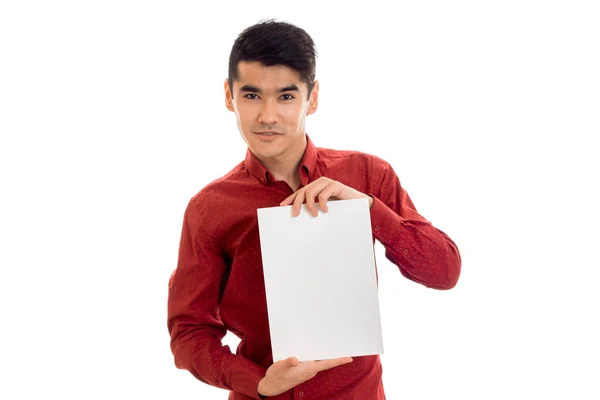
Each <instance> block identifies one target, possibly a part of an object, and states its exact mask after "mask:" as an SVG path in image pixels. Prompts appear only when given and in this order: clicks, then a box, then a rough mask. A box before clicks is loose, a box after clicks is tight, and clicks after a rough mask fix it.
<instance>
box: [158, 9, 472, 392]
mask: <svg viewBox="0 0 600 400" xmlns="http://www.w3.org/2000/svg"><path fill="white" fill-rule="evenodd" d="M314 78H315V49H314V43H313V41H312V39H311V38H310V36H309V35H308V34H307V33H306V32H305V31H304V30H302V29H300V28H298V27H295V26H293V25H290V24H287V23H283V22H275V21H272V20H269V21H263V22H261V23H259V24H257V25H254V26H252V27H249V28H248V29H246V30H245V31H244V32H242V33H241V34H240V36H239V37H238V38H237V40H236V42H235V43H234V45H233V48H232V50H231V55H230V58H229V78H228V79H227V80H226V81H225V83H224V86H225V106H226V107H227V109H229V110H230V111H232V112H234V113H235V116H236V118H237V124H238V128H239V131H240V133H241V135H242V137H243V139H244V140H245V142H246V143H247V145H248V150H247V154H246V158H245V160H244V161H243V162H241V163H240V164H238V165H237V166H236V167H235V168H234V169H233V170H231V171H230V172H229V173H228V174H226V175H225V176H223V177H222V178H220V179H217V180H216V181H214V182H212V183H210V184H209V185H207V186H206V187H204V188H203V189H202V190H201V191H200V192H199V193H198V194H196V195H195V196H194V197H192V198H191V200H190V202H189V204H188V206H187V208H186V211H185V215H184V221H183V229H182V235H181V242H180V249H179V258H178V264H177V268H176V269H175V271H174V272H173V274H172V276H171V279H170V281H169V300H168V329H169V333H170V335H171V349H172V351H173V354H174V357H175V364H176V366H177V367H178V368H182V369H187V370H189V371H190V372H191V373H192V374H193V375H194V376H195V377H196V378H198V379H199V380H201V381H202V382H205V383H208V384H210V385H214V386H217V387H220V388H224V389H228V390H230V391H231V392H230V396H229V399H230V400H242V399H244V400H246V399H261V398H262V399H264V398H269V399H277V400H284V399H285V400H288V399H289V400H291V399H322V400H333V399H360V400H380V399H381V400H383V399H384V398H385V395H384V391H383V385H382V380H381V377H382V368H381V363H380V359H379V356H364V357H355V358H354V359H351V358H340V359H334V360H323V361H309V362H302V363H299V362H298V360H297V359H295V358H289V359H286V360H282V361H278V362H276V363H273V360H272V354H271V344H270V337H269V325H268V317H267V304H266V298H265V287H264V281H263V270H262V264H261V253H260V243H259V233H258V221H257V213H256V210H257V208H261V207H273V206H277V205H282V206H283V205H293V212H294V215H298V213H299V211H300V207H301V204H303V203H306V205H307V207H308V209H309V210H310V212H311V213H312V214H313V215H314V216H315V217H317V215H318V213H319V212H327V200H330V199H331V200H335V199H339V200H344V199H355V198H363V197H364V198H368V199H369V206H370V213H371V222H372V231H373V236H374V238H376V239H377V240H379V241H380V242H381V243H382V244H383V245H384V247H385V249H386V253H385V254H386V257H387V258H388V259H389V260H390V261H391V262H393V263H394V264H395V265H397V266H398V268H399V269H400V272H401V273H402V274H403V275H404V276H405V277H407V278H409V279H411V280H413V281H415V282H418V283H420V284H423V285H425V286H427V287H431V288H436V289H450V288H452V287H454V285H455V284H456V282H457V280H458V276H459V274H460V266H461V259H460V255H459V252H458V249H457V247H456V245H455V244H454V242H453V241H452V240H451V239H450V238H449V237H448V236H447V235H446V234H445V233H443V232H442V231H440V230H438V229H437V228H435V227H434V226H432V224H431V223H430V222H429V221H427V220H426V219H425V218H423V217H422V216H421V215H419V214H418V213H417V211H416V209H415V207H414V205H413V203H412V201H411V199H410V198H409V196H408V194H407V193H406V191H405V190H404V189H403V188H402V187H401V186H400V182H399V180H398V177H397V176H396V174H395V172H394V170H393V169H392V167H391V166H390V165H389V164H388V163H387V162H385V161H384V160H382V159H380V158H378V157H375V156H372V155H368V154H364V153H360V152H355V151H336V150H330V149H322V148H317V147H315V146H314V144H313V143H312V140H311V139H310V138H309V137H308V136H307V135H306V133H305V131H304V121H305V118H306V116H307V115H308V114H312V113H314V112H315V111H316V110H317V105H318V96H319V83H318V81H315V79H314ZM306 250H307V251H310V249H306ZM332 290H335V288H332ZM290 295H293V294H290ZM299 301H301V299H299ZM227 331H231V332H233V333H234V334H235V335H237V336H238V337H239V338H241V342H240V344H239V346H238V349H237V351H236V353H235V354H233V353H232V352H231V350H230V349H229V347H228V346H223V344H222V342H221V339H222V338H223V337H224V336H225V334H226V332H227Z"/></svg>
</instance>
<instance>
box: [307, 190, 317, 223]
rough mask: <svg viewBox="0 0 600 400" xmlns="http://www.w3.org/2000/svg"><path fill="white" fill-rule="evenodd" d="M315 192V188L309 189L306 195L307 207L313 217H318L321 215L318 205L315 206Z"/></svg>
mask: <svg viewBox="0 0 600 400" xmlns="http://www.w3.org/2000/svg"><path fill="white" fill-rule="evenodd" d="M313 192H314V189H313V190H307V191H306V193H304V195H305V196H306V208H307V209H308V212H310V214H311V215H312V216H313V217H316V216H317V215H319V211H318V210H317V207H315V196H314V195H313Z"/></svg>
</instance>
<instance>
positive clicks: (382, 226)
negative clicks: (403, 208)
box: [371, 195, 404, 243]
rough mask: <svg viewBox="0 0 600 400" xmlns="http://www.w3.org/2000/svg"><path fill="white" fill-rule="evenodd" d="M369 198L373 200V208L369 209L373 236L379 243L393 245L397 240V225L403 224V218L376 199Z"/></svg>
mask: <svg viewBox="0 0 600 400" xmlns="http://www.w3.org/2000/svg"><path fill="white" fill-rule="evenodd" d="M371 197H372V198H373V207H371V231H372V232H373V236H375V239H377V240H378V241H379V242H381V243H393V242H394V241H395V240H397V238H398V237H397V236H398V225H399V224H403V223H404V218H402V217H401V216H399V215H398V214H396V213H395V212H394V210H392V209H390V208H389V207H388V206H387V205H385V203H384V202H383V201H381V200H379V199H378V198H377V197H375V196H373V195H371Z"/></svg>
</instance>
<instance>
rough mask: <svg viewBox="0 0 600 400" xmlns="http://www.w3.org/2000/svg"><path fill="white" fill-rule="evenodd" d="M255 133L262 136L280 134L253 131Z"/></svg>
mask: <svg viewBox="0 0 600 400" xmlns="http://www.w3.org/2000/svg"><path fill="white" fill-rule="evenodd" d="M254 133H256V134H257V135H263V136H274V135H280V133H279V132H268V131H267V132H254Z"/></svg>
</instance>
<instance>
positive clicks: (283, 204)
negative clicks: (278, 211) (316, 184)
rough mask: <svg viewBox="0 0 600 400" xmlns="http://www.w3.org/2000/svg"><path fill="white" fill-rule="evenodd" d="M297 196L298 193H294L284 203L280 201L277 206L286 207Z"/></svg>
mask: <svg viewBox="0 0 600 400" xmlns="http://www.w3.org/2000/svg"><path fill="white" fill-rule="evenodd" d="M297 194H298V192H295V193H294V194H292V195H291V196H288V198H287V199H285V200H284V201H282V202H281V203H279V205H280V206H287V205H290V204H292V203H293V202H294V199H295V198H296V195H297Z"/></svg>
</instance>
